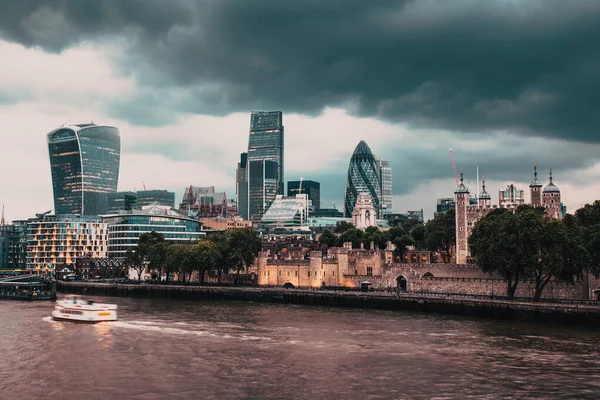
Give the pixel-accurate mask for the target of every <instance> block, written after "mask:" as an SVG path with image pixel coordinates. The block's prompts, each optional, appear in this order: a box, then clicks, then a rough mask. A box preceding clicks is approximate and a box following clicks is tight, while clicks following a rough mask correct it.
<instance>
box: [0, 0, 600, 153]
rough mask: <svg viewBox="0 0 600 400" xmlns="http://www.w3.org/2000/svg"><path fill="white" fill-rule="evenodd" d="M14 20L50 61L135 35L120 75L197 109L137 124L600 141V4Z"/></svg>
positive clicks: (291, 4) (242, 9) (370, 5)
mask: <svg viewBox="0 0 600 400" xmlns="http://www.w3.org/2000/svg"><path fill="white" fill-rule="evenodd" d="M2 15H3V16H0V26H1V28H0V32H1V33H2V34H3V35H4V37H6V38H8V39H10V40H15V41H19V42H21V43H24V44H26V45H39V46H42V47H44V48H46V49H48V50H50V51H59V50H61V49H64V48H66V47H68V46H71V45H73V44H75V43H78V42H79V41H82V40H88V39H93V38H95V37H108V36H113V35H114V36H117V35H118V36H123V35H127V37H130V40H129V42H128V45H127V48H126V49H125V50H126V51H128V52H129V53H128V57H127V58H126V62H125V64H124V65H122V66H121V68H123V69H124V71H125V72H127V73H130V72H131V71H135V72H136V74H137V76H138V77H139V83H140V85H142V86H144V87H146V88H148V87H151V88H153V89H154V90H156V91H157V93H159V94H169V93H172V92H173V91H178V90H183V91H187V93H188V94H187V96H188V97H189V99H186V101H173V99H171V98H170V97H169V96H165V97H164V98H163V100H162V101H160V102H158V104H157V102H156V101H155V99H150V100H149V101H148V102H146V100H145V98H142V99H138V98H132V99H130V101H132V102H134V101H135V102H136V103H137V104H136V106H135V108H131V107H130V114H129V118H130V119H131V120H134V121H140V120H143V116H144V114H146V113H148V112H149V111H150V110H151V109H152V108H153V107H161V108H163V109H165V110H172V111H179V112H192V113H202V114H213V115H223V114H227V113H230V112H234V111H248V110H252V109H272V108H277V109H283V110H284V111H286V112H299V113H305V114H313V115H314V114H318V113H320V112H321V111H322V110H323V108H324V107H326V106H340V105H347V104H352V105H353V107H352V110H353V112H354V113H355V114H357V115H361V116H375V117H378V118H382V119H386V120H390V121H399V122H404V123H407V124H409V125H410V126H411V127H416V128H441V129H446V130H452V131H458V132H468V133H478V134H482V135H489V132H491V131H508V132H513V133H518V134H521V135H530V136H545V137H560V138H566V139H569V140H576V141H586V142H597V141H600V136H599V135H598V133H597V128H598V126H599V125H600V113H598V112H597V108H598V104H600V90H599V87H598V82H599V81H600V80H599V78H600V56H599V55H598V52H597V43H598V41H599V39H600V3H598V2H597V1H591V0H580V1H577V2H565V1H559V0H548V1H537V0H531V1H495V2H492V1H475V0H457V1H452V2H449V1H442V0H438V1H435V0H430V1H419V0H413V1H409V0H406V1H392V0H379V1H369V2H366V1H351V0H331V1H320V0H319V1H317V0H305V1H281V0H253V1H233V0H231V1H227V0H219V1H212V0H206V1H201V2H195V1H191V0H190V1H188V2H185V1H178V2H172V1H153V2H146V1H144V2H141V1H125V0H122V1H110V0H107V1H103V2H83V1H67V0H63V1H54V2H41V1H40V2H35V1H29V2H28V1H21V2H19V3H16V2H15V3H14V4H11V5H9V6H8V7H6V12H4V13H3V14H2ZM159 97H161V98H162V96H159ZM136 114H140V115H136ZM125 116H126V115H125ZM167 119H168V118H157V119H155V120H149V123H156V124H160V123H164V122H166V120H167Z"/></svg>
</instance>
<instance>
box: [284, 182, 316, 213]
mask: <svg viewBox="0 0 600 400" xmlns="http://www.w3.org/2000/svg"><path fill="white" fill-rule="evenodd" d="M297 194H307V195H308V200H310V201H311V203H312V210H318V209H319V208H321V207H320V206H321V184H320V183H319V182H315V181H311V180H306V181H305V180H301V181H289V182H288V183H287V195H288V197H294V196H295V195H297Z"/></svg>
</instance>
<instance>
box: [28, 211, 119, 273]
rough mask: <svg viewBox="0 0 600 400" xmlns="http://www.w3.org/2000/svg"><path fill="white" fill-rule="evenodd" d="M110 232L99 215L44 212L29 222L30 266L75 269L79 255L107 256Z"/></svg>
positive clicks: (29, 267)
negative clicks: (108, 234)
mask: <svg viewBox="0 0 600 400" xmlns="http://www.w3.org/2000/svg"><path fill="white" fill-rule="evenodd" d="M107 233H108V232H107V225H106V224H105V223H103V222H102V220H101V219H100V217H98V216H82V215H47V214H41V215H40V216H39V218H38V219H37V220H34V221H31V222H29V223H28V224H27V259H26V264H27V268H28V269H50V270H54V271H59V270H60V269H62V268H63V267H66V268H70V269H71V270H72V269H73V267H74V264H75V260H76V259H77V257H83V256H84V255H89V256H90V257H95V258H98V257H100V258H102V257H106V255H107V254H106V239H107Z"/></svg>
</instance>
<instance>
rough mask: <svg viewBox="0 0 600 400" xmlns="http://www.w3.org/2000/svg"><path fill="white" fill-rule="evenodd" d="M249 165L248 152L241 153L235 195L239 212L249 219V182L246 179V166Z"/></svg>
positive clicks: (236, 173)
mask: <svg viewBox="0 0 600 400" xmlns="http://www.w3.org/2000/svg"><path fill="white" fill-rule="evenodd" d="M247 165H248V153H242V154H240V162H239V163H238V166H237V169H236V171H235V195H236V203H237V207H238V213H239V214H240V215H241V216H242V218H244V219H248V182H247V180H246V166H247Z"/></svg>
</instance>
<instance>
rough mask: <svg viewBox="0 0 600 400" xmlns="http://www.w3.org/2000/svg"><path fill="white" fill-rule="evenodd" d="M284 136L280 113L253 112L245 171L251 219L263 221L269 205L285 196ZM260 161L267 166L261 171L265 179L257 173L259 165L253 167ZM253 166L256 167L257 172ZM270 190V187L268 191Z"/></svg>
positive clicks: (249, 217) (249, 216) (248, 216)
mask: <svg viewBox="0 0 600 400" xmlns="http://www.w3.org/2000/svg"><path fill="white" fill-rule="evenodd" d="M283 133H284V129H283V114H282V112H281V111H271V112H254V113H252V115H251V116H250V135H249V138H248V154H247V156H246V160H247V164H246V165H247V167H248V168H246V181H247V182H248V213H247V214H248V215H247V218H248V219H253V218H254V219H260V217H262V215H263V214H264V212H265V211H266V209H267V208H268V205H270V204H271V203H272V202H273V200H274V199H275V195H277V194H281V195H283V193H284V191H283V186H284V168H283V165H284V164H283V163H284V159H283V148H284V134H283ZM242 157H243V156H242ZM241 161H243V159H242V160H241ZM257 161H259V162H264V164H263V166H262V167H261V168H262V170H263V171H265V174H264V175H262V176H261V174H260V173H259V171H258V169H259V167H258V164H253V163H255V162H257ZM252 166H254V169H253V168H252ZM272 166H275V174H274V176H273V177H272V174H271V173H270V170H271V168H272ZM267 170H268V171H267ZM267 175H268V176H267ZM271 179H275V192H274V193H271V189H270V186H271V183H272V182H271ZM253 180H255V181H253ZM256 180H258V182H257V181H256ZM267 186H269V187H268V188H267ZM261 188H262V190H261ZM242 216H244V215H243V214H242Z"/></svg>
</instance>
